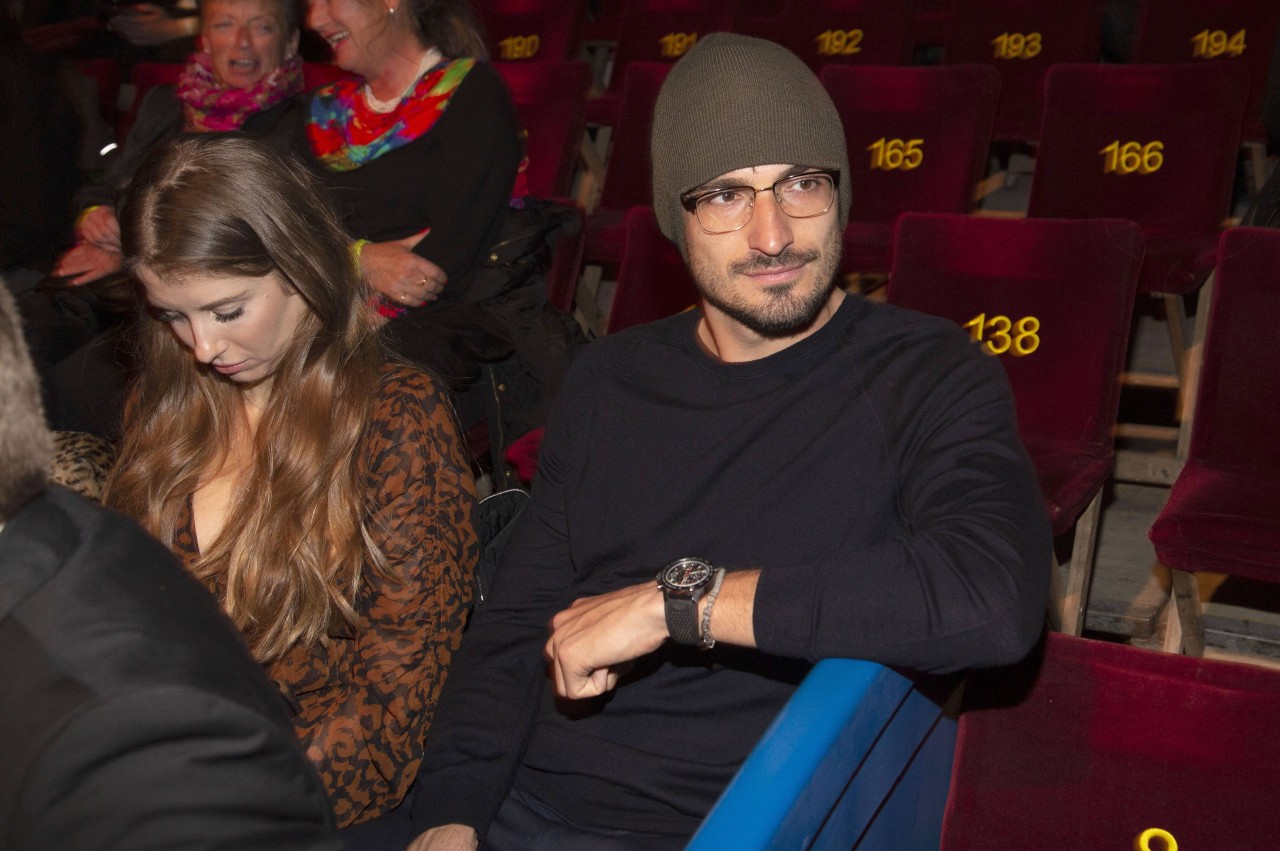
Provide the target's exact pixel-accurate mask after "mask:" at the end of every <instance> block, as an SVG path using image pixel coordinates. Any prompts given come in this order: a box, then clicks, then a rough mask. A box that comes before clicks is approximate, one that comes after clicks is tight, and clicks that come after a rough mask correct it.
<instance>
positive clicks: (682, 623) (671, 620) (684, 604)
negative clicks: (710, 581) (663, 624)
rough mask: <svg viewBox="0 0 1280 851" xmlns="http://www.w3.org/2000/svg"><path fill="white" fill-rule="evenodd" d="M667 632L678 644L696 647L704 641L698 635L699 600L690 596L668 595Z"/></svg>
mask: <svg viewBox="0 0 1280 851" xmlns="http://www.w3.org/2000/svg"><path fill="white" fill-rule="evenodd" d="M666 608H667V632H668V633H670V634H671V640H672V641H674V642H675V643H676V644H686V645H689V646H690V647H696V646H698V645H699V644H701V643H702V638H701V636H699V635H698V601H697V600H693V599H690V598H689V597H667V599H666Z"/></svg>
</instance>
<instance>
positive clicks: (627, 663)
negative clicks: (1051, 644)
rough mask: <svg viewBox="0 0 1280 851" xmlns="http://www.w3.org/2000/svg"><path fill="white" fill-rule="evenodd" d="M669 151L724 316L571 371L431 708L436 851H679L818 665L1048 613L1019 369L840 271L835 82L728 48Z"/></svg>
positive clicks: (663, 135)
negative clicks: (852, 288)
mask: <svg viewBox="0 0 1280 851" xmlns="http://www.w3.org/2000/svg"><path fill="white" fill-rule="evenodd" d="M652 153H653V158H652V159H653V187H654V190H653V193H654V207H655V209H656V211H657V217H658V221H659V223H660V224H661V226H662V230H663V233H665V234H666V235H667V237H669V238H670V239H672V240H673V241H674V242H675V243H676V245H677V246H678V247H679V248H680V250H681V252H682V253H683V254H684V257H685V259H686V261H687V262H688V265H689V268H690V270H691V272H692V275H693V277H694V279H695V281H696V283H697V286H698V289H699V292H700V295H701V304H700V309H695V310H692V311H689V312H686V313H682V314H680V315H678V316H673V317H671V318H669V319H664V320H661V321H659V322H655V323H652V324H650V325H644V326H639V327H637V328H632V329H629V330H627V331H624V332H622V333H620V334H616V335H609V336H607V337H604V338H602V339H600V340H597V341H595V342H593V343H591V344H590V345H588V346H587V347H586V348H585V349H584V350H583V352H582V353H581V354H580V355H579V356H578V358H577V360H576V361H575V363H574V365H573V367H572V368H571V369H570V371H569V375H568V377H567V378H566V379H565V389H564V391H563V393H562V394H561V395H560V398H559V399H558V400H557V402H556V406H555V410H554V411H553V413H552V416H551V419H550V422H549V424H548V426H547V432H546V437H545V439H544V442H543V444H542V454H541V458H540V462H539V465H538V473H537V478H536V479H535V481H534V485H533V498H532V500H531V502H530V503H529V506H528V508H527V509H525V511H524V513H523V514H522V515H521V516H520V519H519V520H518V521H517V523H516V526H515V528H514V531H513V533H512V536H511V539H510V540H509V542H508V543H507V546H506V550H505V558H504V559H503V563H502V565H501V567H500V568H499V570H498V573H497V578H496V581H495V583H494V586H493V593H492V594H491V595H490V596H489V597H488V598H487V600H486V602H485V604H484V605H483V606H480V607H479V608H478V609H477V611H476V614H475V616H474V618H473V619H472V624H471V627H470V629H469V631H468V633H467V636H466V639H465V640H464V641H463V644H462V650H461V651H460V652H459V654H458V655H457V656H456V657H455V659H454V664H453V669H452V672H451V674H450V677H449V682H448V683H447V684H446V686H445V693H444V694H443V695H442V697H441V701H440V705H439V707H438V708H437V711H436V717H435V720H434V722H433V724H432V728H431V732H430V735H429V738H428V743H427V754H426V756H425V757H424V761H423V765H424V771H423V774H422V775H421V776H420V777H419V778H418V784H417V787H416V789H415V798H414V821H415V823H417V824H418V825H419V829H424V828H433V829H431V830H429V831H427V832H426V833H425V834H423V835H422V836H420V837H419V838H418V839H417V840H415V842H414V844H413V845H412V846H411V847H412V848H413V849H415V851H423V849H432V850H433V851H435V849H445V848H467V849H470V848H473V847H475V843H476V839H477V836H478V837H479V838H482V839H484V841H485V847H486V848H489V849H494V851H503V849H522V851H523V849H544V848H545V849H552V848H554V849H557V851H565V849H592V851H599V849H619V848H628V849H637V848H643V849H656V848H680V847H683V845H684V843H685V842H686V841H687V840H688V838H689V836H690V835H691V834H692V833H693V832H694V830H696V829H697V827H698V824H699V822H700V820H701V819H702V818H703V817H704V816H705V815H706V813H707V811H708V810H709V809H710V808H711V806H712V804H713V803H714V802H715V800H716V798H717V796H718V795H719V794H720V793H721V791H722V790H723V788H724V786H725V784H726V783H727V782H728V781H729V779H730V778H731V777H732V776H733V774H734V772H735V771H736V770H737V769H738V767H739V766H740V765H741V763H742V761H743V759H744V758H745V757H746V756H747V754H748V753H749V752H750V750H751V748H752V747H753V746H754V745H755V743H756V741H757V740H758V739H759V737H760V736H761V734H762V733H763V732H764V731H765V729H766V728H767V727H768V725H769V723H770V722H771V721H772V720H773V718H774V716H775V715H776V714H777V712H778V710H779V709H780V708H781V707H782V706H783V704H784V703H785V702H786V700H787V699H788V698H789V697H790V695H791V694H792V692H793V691H794V689H795V686H796V684H797V683H798V681H799V680H800V679H801V678H802V677H803V676H804V675H805V673H807V671H808V669H809V667H810V665H811V664H812V663H813V662H814V661H816V660H818V659H822V658H825V657H831V656H839V657H852V658H862V659H869V660H872V661H876V662H880V663H883V664H887V665H894V666H901V667H904V668H908V669H913V670H916V671H921V672H926V673H939V674H941V673H949V672H954V671H959V670H962V669H965V668H968V667H973V666H984V665H998V664H1003V663H1008V662H1012V661H1015V660H1017V659H1019V658H1021V657H1022V656H1023V654H1025V653H1026V652H1027V651H1028V650H1029V649H1030V648H1031V646H1032V645H1033V643H1034V642H1035V640H1036V638H1037V637H1038V636H1039V634H1040V631H1041V627H1042V625H1043V623H1044V609H1045V601H1046V597H1047V592H1048V584H1049V569H1050V556H1051V538H1050V534H1049V525H1048V521H1047V518H1046V517H1045V513H1044V507H1043V500H1042V497H1041V494H1040V488H1039V485H1038V484H1037V481H1036V478H1035V473H1034V471H1033V469H1032V467H1031V463H1030V461H1029V460H1028V458H1027V454H1026V451H1025V450H1024V448H1023V447H1022V444H1021V442H1020V441H1019V438H1018V432H1017V424H1016V420H1015V416H1014V403H1013V397H1012V393H1011V392H1010V389H1009V384H1008V380H1007V378H1006V377H1005V373H1004V369H1003V368H1002V366H1001V365H1000V363H999V362H998V361H997V360H995V359H994V358H989V357H987V356H985V355H984V354H982V352H981V351H980V350H979V349H978V347H976V346H975V345H973V344H971V343H970V341H969V339H968V336H967V335H966V334H965V332H964V331H962V330H961V329H959V328H957V327H956V326H955V325H954V324H952V323H949V322H946V321H943V320H940V319H935V318H932V317H927V316H923V315H921V314H918V313H913V312H911V311H905V310H901V309H898V308H894V307H890V306H886V305H882V304H875V303H872V302H869V301H865V300H863V299H861V298H859V297H857V296H855V295H846V294H845V293H844V292H843V291H841V290H840V289H838V288H837V287H836V286H835V276H836V270H837V269H838V268H839V254H840V238H841V230H842V227H843V225H844V224H845V222H846V220H847V218H848V212H849V205H850V198H849V196H848V193H847V192H846V191H845V189H844V187H845V186H846V185H847V178H848V159H847V154H846V149H845V139H844V132H843V128H842V127H841V123H840V117H839V115H838V114H837V113H836V110H835V107H834V105H833V104H832V103H831V100H830V98H829V97H828V96H827V94H826V93H825V91H824V90H823V88H822V86H821V84H820V83H819V82H818V80H817V78H816V77H815V76H814V75H813V73H812V72H811V71H810V70H809V69H808V68H807V67H805V65H804V64H803V63H802V62H801V61H800V60H799V59H798V58H797V57H796V56H795V55H794V54H792V53H790V52H789V51H787V50H786V49H784V48H782V47H779V46H778V45H776V44H773V43H771V42H767V41H761V40H758V39H753V38H747V37H744V36H738V35H728V34H723V33H717V34H712V35H708V36H706V37H705V38H703V39H700V40H699V41H698V43H697V45H696V46H695V47H694V48H693V49H692V50H690V51H689V52H688V53H687V54H686V55H685V56H684V58H682V59H681V60H680V62H678V63H677V64H676V65H675V66H674V67H673V68H672V71H671V74H670V76H669V77H668V78H667V80H666V83H665V85H664V86H663V89H662V91H661V94H660V95H659V97H658V101H657V104H656V107H655V113H654V122H653V135H652ZM854 200H855V201H856V199H854ZM664 565H665V567H664ZM655 575H656V576H657V577H658V579H657V581H655ZM548 625H549V626H548ZM544 654H545V655H544ZM548 660H549V663H550V664H549V666H548Z"/></svg>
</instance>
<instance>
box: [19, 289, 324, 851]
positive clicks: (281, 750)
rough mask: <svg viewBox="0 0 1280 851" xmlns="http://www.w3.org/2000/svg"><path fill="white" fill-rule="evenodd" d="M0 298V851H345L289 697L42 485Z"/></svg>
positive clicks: (157, 563) (120, 525) (158, 573)
mask: <svg viewBox="0 0 1280 851" xmlns="http://www.w3.org/2000/svg"><path fill="white" fill-rule="evenodd" d="M51 457H52V444H51V442H50V438H49V433H48V431H47V430H46V429H45V426H44V421H43V415H42V414H41V412H40V399H39V392H38V384H37V382H36V376H35V371H34V369H33V368H32V365H31V361H30V360H29V358H28V357H27V355H26V352H25V350H24V349H23V343H22V332H21V331H20V330H19V327H18V318H17V313H16V311H15V308H14V305H13V300H12V299H11V298H10V296H9V293H8V292H7V290H6V289H5V288H4V287H3V286H0V648H3V652H0V682H3V683H4V687H3V688H0V730H3V731H4V732H3V735H0V847H2V848H4V849H6V851H46V849H59V851H80V849H94V851H172V849H176V848H213V847H217V848H235V849H240V851H340V849H341V848H342V841H341V840H340V839H339V837H338V835H337V833H336V832H335V831H334V829H333V817H332V815H331V814H330V812H329V805H328V802H327V800H326V799H325V793H324V788H323V787H322V786H321V785H320V781H319V780H318V779H317V777H316V775H315V771H314V770H313V769H312V767H311V765H310V764H309V763H308V762H307V759H306V757H305V756H304V755H303V753H302V749H301V748H300V747H299V746H298V742H297V741H296V738H295V737H294V735H293V731H292V729H291V727H290V725H289V720H288V715H287V713H286V711H285V707H284V705H283V703H282V702H281V700H280V696H279V694H278V693H277V691H276V689H275V688H274V687H273V686H272V685H271V682H270V681H269V680H268V679H267V678H266V677H265V676H264V675H263V673H262V670H261V669H260V668H259V667H258V666H257V665H255V664H254V662H253V659H251V658H250V656H249V653H248V651H247V650H246V649H245V646H244V642H243V641H242V640H241V639H240V637H239V636H238V635H237V634H236V632H235V630H234V629H233V628H232V627H231V625H230V624H229V623H228V622H227V619H226V617H225V616H224V615H223V613H222V612H220V611H219V610H218V607H217V604H216V603H215V602H214V600H213V599H212V598H211V597H210V596H209V594H208V593H207V592H206V591H205V590H204V589H203V588H201V587H200V586H199V584H198V583H196V582H195V581H193V580H192V579H191V578H189V577H187V576H186V575H184V573H183V570H182V568H181V566H179V565H178V563H177V561H176V560H175V559H174V558H173V555H172V553H170V552H168V551H167V550H166V549H165V548H164V547H162V546H161V545H159V544H157V543H156V542H155V541H154V540H152V539H151V538H150V537H149V536H147V535H146V534H144V533H143V532H142V530H141V529H139V528H137V526H136V525H134V524H133V523H131V522H129V521H128V520H126V519H124V518H123V517H121V516H120V515H118V514H116V513H115V512H111V511H106V510H103V509H102V508H99V507H98V506H95V505H93V504H91V503H89V502H86V501H84V500H82V499H80V498H79V497H76V496H74V495H72V494H71V493H70V492H68V491H65V490H63V489H61V488H59V487H56V486H51V485H48V484H47V478H48V474H49V465H50V461H51Z"/></svg>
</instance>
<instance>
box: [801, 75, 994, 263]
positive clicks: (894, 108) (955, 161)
mask: <svg viewBox="0 0 1280 851" xmlns="http://www.w3.org/2000/svg"><path fill="white" fill-rule="evenodd" d="M820 78H821V80H822V85H823V86H824V87H825V88H826V89H827V92H828V93H829V94H830V95H831V100H832V101H833V102H834V103H835V106H836V110H837V111H838V112H839V113H840V119H841V121H842V122H843V123H844V132H845V143H846V145H847V146H848V149H849V184H850V185H848V186H841V187H840V191H841V192H847V193H849V196H850V197H851V198H853V206H852V208H851V209H850V211H849V224H848V226H847V227H846V228H845V232H844V253H843V255H842V257H841V271H842V272H845V273H851V272H858V273H866V272H879V273H883V272H887V271H888V270H889V252H890V245H891V243H892V241H893V223H894V221H895V220H896V219H897V217H898V215H899V214H900V213H903V212H906V211H913V212H921V213H967V212H969V211H970V210H971V209H973V192H974V186H975V185H976V184H977V182H978V181H979V180H981V179H982V175H983V172H984V170H985V169H986V164H987V162H986V158H987V148H988V147H990V145H991V122H992V119H993V117H994V115H995V109H996V100H997V98H998V97H999V94H1000V78H999V75H998V74H996V72H995V71H994V70H992V69H991V68H990V67H988V66H986V65H954V66H949V67H941V66H937V67H900V66H889V65H828V66H826V67H825V68H823V69H822V73H821V75H820Z"/></svg>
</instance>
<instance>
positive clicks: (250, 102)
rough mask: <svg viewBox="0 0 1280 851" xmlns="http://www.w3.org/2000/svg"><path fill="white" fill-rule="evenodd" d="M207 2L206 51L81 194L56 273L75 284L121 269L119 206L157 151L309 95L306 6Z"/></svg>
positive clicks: (157, 94)
mask: <svg viewBox="0 0 1280 851" xmlns="http://www.w3.org/2000/svg"><path fill="white" fill-rule="evenodd" d="M202 5H203V8H202V10H201V17H200V42H201V44H200V50H199V51H198V52H196V53H193V54H192V55H191V57H190V58H189V59H188V60H187V65H186V67H185V68H184V69H183V71H182V76H181V77H179V79H178V84H177V85H176V86H157V87H156V88H154V89H152V90H151V91H149V92H147V93H146V95H145V96H144V98H143V101H142V103H141V105H140V106H139V107H138V117H137V120H136V121H135V122H134V125H133V127H132V128H130V130H129V138H128V139H126V140H125V142H124V145H123V147H122V148H121V150H120V151H119V152H118V154H117V156H116V159H115V160H114V161H112V163H111V166H110V168H109V169H108V171H107V174H106V176H105V177H104V178H103V179H102V181H101V182H99V183H97V184H95V185H92V186H88V187H85V188H84V189H82V190H81V192H80V195H79V202H80V207H81V213H80V216H79V218H78V219H77V221H76V228H75V230H76V245H75V247H73V248H72V249H71V250H70V251H68V252H67V253H66V254H64V255H63V256H62V258H61V259H60V260H59V261H58V264H57V266H56V268H55V270H54V271H55V272H56V274H58V275H62V276H65V277H66V278H67V279H68V282H69V283H72V284H86V283H89V282H90V281H96V280H98V279H100V278H103V277H106V276H107V275H109V274H112V273H114V272H118V271H119V270H120V263H121V257H120V224H119V222H118V221H117V219H116V203H117V202H118V201H119V198H120V195H121V194H122V193H123V192H124V190H125V189H126V188H127V187H128V185H129V182H130V181H131V180H132V179H133V175H134V172H136V171H137V170H138V166H139V165H141V164H142V161H143V160H145V159H146V158H147V155H148V154H150V153H151V151H153V150H154V149H155V148H156V146H158V145H160V144H161V143H162V142H165V141H167V140H169V139H172V138H173V137H174V136H176V135H178V134H179V133H182V132H188V133H205V132H211V131H220V130H238V129H240V128H241V126H242V125H244V123H245V120H246V119H248V118H249V117H250V116H252V115H254V114H255V113H258V112H260V111H262V110H266V109H269V108H270V107H271V106H273V105H275V104H277V103H279V102H281V101H283V100H285V99H286V98H288V97H289V96H290V95H293V94H296V93H298V92H300V91H302V61H301V60H300V59H299V58H298V8H297V6H296V4H295V3H294V2H292V0H205V2H204V3H203V4H202ZM268 123H269V122H268ZM257 126H260V127H262V125H257ZM262 129H266V128H265V127H262Z"/></svg>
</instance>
